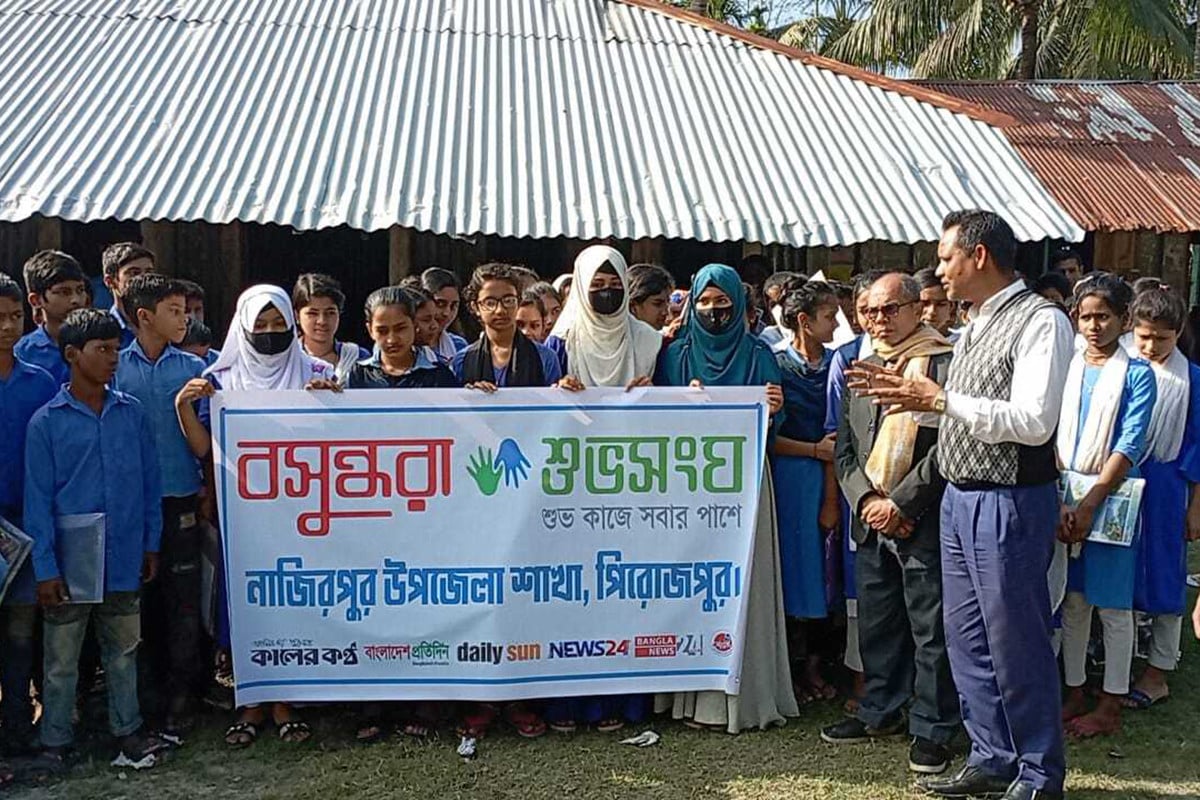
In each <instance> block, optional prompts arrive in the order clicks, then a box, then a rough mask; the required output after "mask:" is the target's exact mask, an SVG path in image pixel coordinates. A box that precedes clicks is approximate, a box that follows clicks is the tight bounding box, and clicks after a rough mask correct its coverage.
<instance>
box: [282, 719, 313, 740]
mask: <svg viewBox="0 0 1200 800" xmlns="http://www.w3.org/2000/svg"><path fill="white" fill-rule="evenodd" d="M293 733H297V734H300V735H299V736H297V737H293V736H292V734H293ZM311 738H312V728H310V727H309V726H308V723H307V722H302V721H300V720H292V721H290V722H284V723H281V724H280V726H279V741H281V742H287V743H288V744H304V743H305V742H307V741H308V740H309V739H311Z"/></svg>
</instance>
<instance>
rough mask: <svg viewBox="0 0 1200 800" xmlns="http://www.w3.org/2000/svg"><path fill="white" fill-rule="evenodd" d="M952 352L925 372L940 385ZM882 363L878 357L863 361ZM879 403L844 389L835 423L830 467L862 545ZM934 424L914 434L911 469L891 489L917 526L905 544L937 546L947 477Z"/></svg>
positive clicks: (936, 358)
mask: <svg viewBox="0 0 1200 800" xmlns="http://www.w3.org/2000/svg"><path fill="white" fill-rule="evenodd" d="M952 355H953V354H951V353H944V354H942V355H937V356H933V357H932V358H931V359H930V361H929V371H928V373H926V374H927V375H928V376H929V377H931V378H933V379H934V380H935V381H937V382H938V384H944V383H945V382H946V376H947V374H948V372H949V369H950V359H951V357H952ZM866 360H867V361H869V362H872V363H875V364H880V363H882V361H881V360H880V359H879V357H878V356H871V357H870V358H868V359H866ZM882 414H883V411H882V406H877V405H875V404H874V403H873V402H872V401H871V398H869V397H863V396H861V395H859V394H857V393H856V392H854V391H851V390H847V391H846V393H845V395H844V396H843V403H842V413H841V416H840V421H839V424H838V436H837V450H836V454H835V456H834V471H835V472H836V473H837V478H838V484H839V485H840V486H841V488H842V494H843V495H845V497H846V502H847V503H849V505H850V516H851V518H852V524H851V527H850V532H851V535H852V536H853V537H854V541H856V542H858V543H859V544H862V543H863V542H865V541H866V540H867V539H868V537H869V536H870V534H871V531H870V530H869V529H868V528H867V526H866V525H865V524H864V523H863V521H862V519H861V518H860V517H859V516H858V510H859V506H860V505H861V504H862V501H863V498H865V497H866V496H867V495H869V494H871V493H872V492H874V489H872V488H871V482H870V481H869V480H868V479H867V475H866V469H867V459H868V458H869V457H870V455H871V448H872V447H873V446H874V444H875V435H876V433H877V432H878V430H879V423H880V420H881V419H882ZM937 439H938V432H937V428H927V427H921V428H920V429H919V430H918V432H917V441H916V445H915V446H914V448H913V467H912V469H911V470H909V473H908V475H906V476H905V477H904V478H903V480H901V481H900V483H899V484H898V485H897V486H896V488H895V489H893V490H892V493H891V495H890V498H891V500H892V502H894V503H895V504H896V505H897V507H899V509H900V513H902V514H903V515H904V516H905V518H907V519H910V520H913V521H915V522H916V529H915V530H914V531H913V534H912V536H911V537H909V539H908V540H907V543H908V546H909V547H922V548H937V547H938V534H939V527H940V525H939V522H940V517H941V514H940V507H941V500H942V492H943V491H944V490H945V488H946V481H945V480H944V479H943V478H942V476H941V474H940V473H939V472H938V468H937Z"/></svg>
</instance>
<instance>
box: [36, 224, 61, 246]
mask: <svg viewBox="0 0 1200 800" xmlns="http://www.w3.org/2000/svg"><path fill="white" fill-rule="evenodd" d="M37 247H38V250H61V249H62V220H61V219H59V218H58V217H38V218H37Z"/></svg>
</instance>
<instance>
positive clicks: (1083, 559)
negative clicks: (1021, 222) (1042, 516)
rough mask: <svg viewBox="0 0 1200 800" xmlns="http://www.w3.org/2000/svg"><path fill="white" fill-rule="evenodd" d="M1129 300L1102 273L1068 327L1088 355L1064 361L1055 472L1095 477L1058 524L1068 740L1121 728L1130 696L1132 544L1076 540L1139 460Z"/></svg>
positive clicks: (1141, 421) (1139, 412)
mask: <svg viewBox="0 0 1200 800" xmlns="http://www.w3.org/2000/svg"><path fill="white" fill-rule="evenodd" d="M1131 299H1132V291H1131V290H1130V288H1129V286H1128V285H1126V284H1125V283H1124V281H1122V280H1121V279H1120V278H1117V277H1114V276H1111V275H1106V274H1103V273H1097V274H1096V275H1094V276H1093V277H1090V278H1089V279H1088V280H1085V281H1081V282H1080V283H1079V284H1078V285H1077V286H1076V288H1075V319H1076V323H1077V325H1078V329H1079V333H1080V335H1081V336H1082V337H1083V338H1084V340H1085V341H1086V342H1087V347H1086V349H1084V350H1080V351H1078V352H1076V354H1075V358H1074V359H1073V360H1072V361H1071V367H1070V371H1069V372H1068V374H1067V382H1066V385H1065V387H1064V389H1063V405H1062V413H1061V415H1060V417H1059V423H1058V439H1057V451H1058V458H1059V461H1060V462H1061V464H1062V466H1063V467H1064V468H1065V469H1068V470H1071V471H1074V472H1077V473H1081V474H1085V475H1095V476H1097V480H1096V483H1095V485H1094V486H1093V487H1092V489H1091V490H1089V491H1088V493H1087V494H1086V495H1085V496H1084V497H1083V499H1082V500H1080V501H1079V503H1078V505H1076V506H1075V507H1069V506H1064V507H1063V509H1062V517H1061V521H1060V523H1059V540H1060V541H1061V542H1063V543H1064V544H1067V545H1069V546H1070V547H1071V549H1072V551H1079V550H1080V548H1082V549H1081V552H1079V553H1078V557H1077V558H1073V559H1072V560H1071V562H1070V567H1069V571H1068V582H1067V596H1066V600H1065V601H1064V602H1063V606H1062V620H1063V645H1062V653H1063V666H1064V672H1065V674H1066V682H1067V689H1068V693H1067V699H1066V702H1065V704H1064V707H1063V719H1064V721H1065V722H1066V731H1067V733H1068V734H1069V735H1071V736H1073V737H1077V738H1086V737H1091V736H1097V735H1100V734H1107V733H1115V732H1117V731H1119V730H1120V728H1121V698H1122V697H1124V696H1125V695H1126V694H1128V693H1129V671H1130V668H1131V665H1132V662H1133V645H1134V638H1135V629H1134V621H1133V587H1134V575H1135V573H1136V568H1137V553H1138V551H1137V542H1136V539H1135V542H1134V546H1132V547H1127V546H1122V545H1119V544H1111V543H1103V542H1095V541H1088V542H1084V540H1085V539H1086V538H1087V536H1088V533H1089V532H1090V531H1091V528H1092V523H1093V521H1094V519H1095V517H1096V514H1097V513H1099V511H1100V507H1101V505H1102V504H1103V503H1104V500H1105V499H1106V498H1107V497H1108V495H1109V494H1110V493H1111V492H1112V491H1113V490H1114V489H1116V488H1117V487H1118V486H1119V485H1120V484H1121V482H1122V481H1124V480H1125V478H1126V477H1130V478H1136V477H1139V472H1138V465H1139V464H1141V462H1142V460H1143V459H1144V457H1145V454H1146V432H1147V430H1148V429H1149V427H1150V416H1151V413H1152V411H1153V409H1154V400H1155V396H1156V394H1157V391H1156V387H1155V381H1154V375H1153V373H1152V371H1151V369H1150V365H1149V364H1147V363H1146V362H1145V361H1142V360H1141V359H1131V358H1130V357H1129V355H1128V354H1127V353H1126V352H1125V351H1124V349H1122V347H1121V345H1120V341H1119V340H1120V336H1121V332H1122V331H1123V330H1124V329H1125V325H1126V322H1127V321H1128V311H1129V302H1130V300H1131ZM1135 535H1136V532H1135ZM1072 554H1073V555H1075V553H1074V552H1073V553H1072ZM1097 608H1098V609H1099V612H1100V620H1101V622H1102V623H1103V627H1104V653H1105V663H1104V693H1103V694H1102V695H1101V697H1100V701H1099V703H1098V704H1097V706H1096V708H1095V709H1094V710H1093V711H1092V712H1090V713H1086V712H1087V706H1086V698H1085V696H1084V692H1083V685H1084V683H1085V682H1086V679H1087V672H1086V661H1087V643H1088V638H1089V635H1090V632H1091V628H1092V611H1093V610H1094V609H1097Z"/></svg>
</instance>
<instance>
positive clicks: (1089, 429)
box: [1056, 347, 1129, 475]
mask: <svg viewBox="0 0 1200 800" xmlns="http://www.w3.org/2000/svg"><path fill="white" fill-rule="evenodd" d="M1085 366H1086V364H1085V362H1084V356H1083V352H1076V353H1075V357H1074V358H1072V359H1071V367H1070V369H1069V370H1068V371H1067V383H1066V385H1065V386H1064V387H1063V399H1062V411H1061V412H1060V414H1059V417H1058V439H1057V442H1056V449H1057V451H1058V459H1059V461H1060V462H1061V463H1062V466H1063V468H1064V469H1069V470H1072V471H1074V472H1081V473H1083V474H1084V475H1099V474H1100V470H1101V469H1103V467H1104V462H1105V461H1106V460H1107V459H1108V456H1109V454H1110V452H1111V451H1112V436H1113V431H1114V429H1115V428H1116V424H1117V412H1118V411H1120V409H1121V393H1122V392H1124V391H1125V373H1126V372H1127V371H1128V369H1129V354H1128V353H1126V352H1125V350H1124V348H1121V347H1118V348H1117V349H1116V352H1114V353H1113V354H1112V357H1111V358H1109V359H1108V361H1107V362H1105V364H1104V366H1103V367H1101V369H1100V377H1099V378H1097V379H1096V385H1095V387H1094V388H1093V389H1092V399H1091V402H1090V403H1088V415H1087V419H1085V420H1084V421H1083V431H1082V432H1081V431H1080V430H1079V408H1080V405H1081V403H1082V402H1083V371H1084V367H1085Z"/></svg>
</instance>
